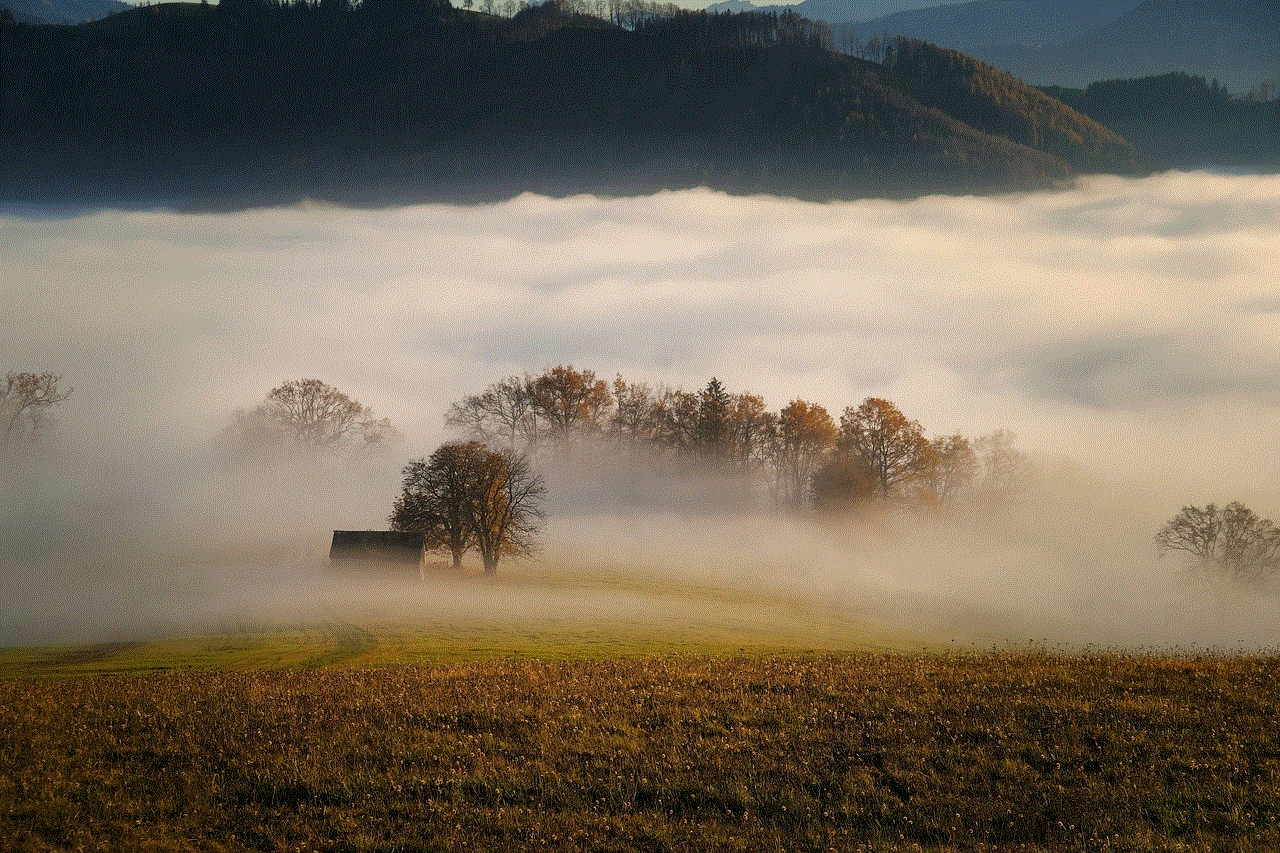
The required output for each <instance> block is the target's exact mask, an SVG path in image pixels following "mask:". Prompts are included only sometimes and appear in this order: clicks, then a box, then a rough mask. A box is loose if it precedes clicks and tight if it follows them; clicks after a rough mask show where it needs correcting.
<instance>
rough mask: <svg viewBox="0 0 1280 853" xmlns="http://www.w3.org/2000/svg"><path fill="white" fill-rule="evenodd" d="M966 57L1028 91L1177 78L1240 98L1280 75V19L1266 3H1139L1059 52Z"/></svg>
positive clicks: (987, 50)
mask: <svg viewBox="0 0 1280 853" xmlns="http://www.w3.org/2000/svg"><path fill="white" fill-rule="evenodd" d="M972 52H973V54H974V55H975V56H978V57H980V58H982V59H984V60H986V61H987V62H991V63H993V64H995V65H997V66H999V67H1001V68H1007V69H1009V70H1010V71H1011V72H1013V73H1014V74H1017V75H1019V76H1020V77H1022V78H1024V79H1026V80H1027V81H1029V82H1033V83H1052V84H1057V85H1062V86H1073V87H1083V86H1086V85H1088V84H1089V83H1091V82H1093V81H1096V80H1110V79H1117V78H1135V77H1147V76H1154V75H1160V74H1165V73H1170V72H1183V73H1186V74H1190V75H1193V76H1200V77H1205V78H1209V79H1217V80H1219V81H1221V82H1222V83H1224V84H1225V85H1226V86H1227V88H1228V89H1230V90H1231V91H1233V92H1237V93H1243V92H1247V91H1249V90H1251V89H1253V88H1254V87H1255V86H1257V85H1258V83H1260V82H1262V81H1263V80H1267V79H1270V78H1273V77H1276V76H1277V75H1280V14H1277V8H1276V5H1275V3H1272V2H1267V0H1226V2H1208V0H1146V2H1144V3H1142V4H1141V5H1139V6H1138V7H1137V8H1135V9H1133V10H1132V11H1131V12H1129V13H1128V14H1126V15H1124V16H1122V17H1120V18H1118V19H1116V20H1115V21H1113V22H1111V23H1110V24H1108V25H1106V26H1105V27H1102V28H1100V29H1097V30H1093V31H1091V32H1088V33H1085V34H1083V35H1081V36H1079V37H1077V38H1075V39H1072V40H1071V41H1069V42H1067V43H1065V44H1061V45H1050V46H1047V47H1045V48H1043V49H1037V48H1033V47H1016V46H1015V47H1007V46H1006V47H999V46H997V47H981V46H974V47H973V48H972Z"/></svg>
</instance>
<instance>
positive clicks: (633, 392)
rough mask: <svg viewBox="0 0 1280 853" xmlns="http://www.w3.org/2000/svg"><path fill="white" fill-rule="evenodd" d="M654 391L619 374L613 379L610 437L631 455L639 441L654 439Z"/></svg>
mask: <svg viewBox="0 0 1280 853" xmlns="http://www.w3.org/2000/svg"><path fill="white" fill-rule="evenodd" d="M653 402H654V401H653V389H651V388H650V387H649V386H648V385H645V384H636V383H634V382H627V381H626V380H625V379H623V378H622V374H618V375H617V377H615V378H614V380H613V416H612V417H611V418H610V419H609V434H610V435H611V436H613V438H614V439H616V440H617V441H618V442H619V443H620V444H621V445H622V446H624V447H626V448H627V449H628V450H630V451H632V452H634V451H635V450H636V447H637V446H638V445H640V444H641V443H642V442H647V441H649V440H651V439H652V437H653V412H652V410H653Z"/></svg>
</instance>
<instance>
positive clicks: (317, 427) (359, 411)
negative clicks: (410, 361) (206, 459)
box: [216, 379, 400, 459]
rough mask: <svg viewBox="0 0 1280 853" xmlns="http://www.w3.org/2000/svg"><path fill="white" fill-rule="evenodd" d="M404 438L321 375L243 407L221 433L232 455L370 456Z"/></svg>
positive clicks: (220, 444)
mask: <svg viewBox="0 0 1280 853" xmlns="http://www.w3.org/2000/svg"><path fill="white" fill-rule="evenodd" d="M399 441H400V433H399V432H398V431H397V430H396V429H395V427H393V426H392V425H391V421H390V420H388V419H387V418H379V417H376V416H375V415H374V413H373V410H372V409H370V408H369V407H368V406H366V405H364V404H363V403H359V402H356V401H355V400H353V399H351V398H350V397H348V396H347V395H346V394H344V393H343V392H341V391H339V390H338V389H337V388H334V387H333V386H331V385H328V384H326V383H324V382H321V381H320V380H319V379H295V380H291V381H288V382H284V383H282V384H280V385H279V386H277V387H275V388H272V389H271V391H270V392H268V393H267V396H266V398H265V399H264V400H263V401H262V402H261V403H259V404H258V405H256V406H254V407H253V408H252V409H248V410H245V409H240V410H238V411H236V413H235V414H234V415H233V416H232V421H231V424H230V425H229V426H227V428H226V429H224V430H223V431H222V433H221V434H220V435H219V436H218V438H217V440H216V448H217V450H218V453H219V455H220V456H222V457H223V458H226V459H246V458H249V459H262V458H271V457H282V456H296V455H299V454H307V453H312V452H317V451H318V452H322V453H329V454H335V455H341V454H351V455H355V456H368V455H374V454H377V453H380V452H382V451H385V450H386V449H387V448H389V447H392V446H394V445H395V444H397V443H398V442H399Z"/></svg>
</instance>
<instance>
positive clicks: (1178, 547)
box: [1155, 501, 1280, 583]
mask: <svg viewBox="0 0 1280 853" xmlns="http://www.w3.org/2000/svg"><path fill="white" fill-rule="evenodd" d="M1155 539H1156V544H1157V545H1158V546H1159V548H1160V551H1161V553H1164V552H1166V551H1180V552H1182V553H1184V554H1189V555H1191V557H1192V558H1193V559H1194V561H1195V565H1196V567H1197V568H1198V569H1200V570H1201V571H1204V572H1207V573H1214V574H1223V575H1226V576H1227V577H1230V578H1234V579H1236V580H1241V581H1247V582H1250V583H1261V582H1264V581H1267V580H1270V579H1271V578H1272V577H1274V576H1275V574H1276V573H1277V571H1280V529H1277V528H1276V526H1275V525H1274V524H1273V523H1272V522H1271V519H1269V518H1260V517H1258V516H1257V515H1256V514H1255V513H1254V511H1253V510H1251V509H1249V508H1248V507H1247V506H1245V505H1244V504H1242V503H1240V502H1238V501H1232V502H1231V503H1229V504H1227V505H1226V506H1223V507H1219V506H1216V505H1215V504H1209V505H1207V506H1204V507H1197V506H1184V507H1183V508H1182V510H1181V511H1180V512H1179V513H1178V514H1177V515H1175V516H1174V517H1173V518H1172V519H1170V520H1169V523H1168V524H1166V525H1165V526H1164V527H1162V528H1160V531H1159V532H1158V533H1156V537H1155Z"/></svg>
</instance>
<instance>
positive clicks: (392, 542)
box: [329, 530, 425, 577]
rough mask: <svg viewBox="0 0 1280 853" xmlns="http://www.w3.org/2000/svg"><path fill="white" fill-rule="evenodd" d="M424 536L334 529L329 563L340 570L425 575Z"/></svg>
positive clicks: (396, 531) (383, 531) (397, 531)
mask: <svg viewBox="0 0 1280 853" xmlns="http://www.w3.org/2000/svg"><path fill="white" fill-rule="evenodd" d="M424 545H425V542H424V539H423V535H422V534H421V533H405V532H403V531H400V530H335V531H333V544H332V545H330V546H329V565H330V567H331V568H333V569H335V570H337V571H344V572H345V571H357V572H370V571H388V572H394V573H396V574H399V573H400V572H401V571H404V572H406V573H407V572H412V573H413V574H415V575H418V576H419V577H421V576H422V558H423V553H424Z"/></svg>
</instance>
